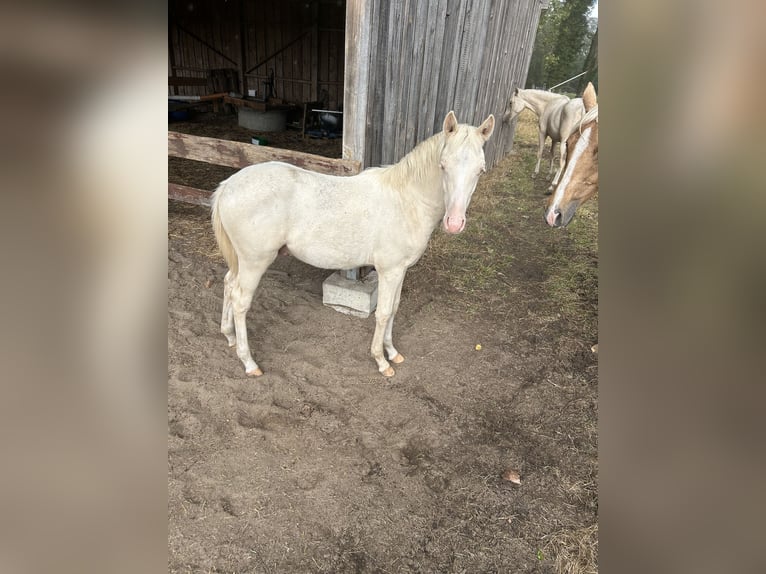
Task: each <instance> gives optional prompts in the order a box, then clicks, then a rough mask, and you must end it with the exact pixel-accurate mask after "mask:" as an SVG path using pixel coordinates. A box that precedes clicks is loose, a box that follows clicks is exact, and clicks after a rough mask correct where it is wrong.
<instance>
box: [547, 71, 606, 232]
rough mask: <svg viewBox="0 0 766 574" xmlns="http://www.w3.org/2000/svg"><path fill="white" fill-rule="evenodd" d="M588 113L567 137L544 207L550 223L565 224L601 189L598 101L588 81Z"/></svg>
mask: <svg viewBox="0 0 766 574" xmlns="http://www.w3.org/2000/svg"><path fill="white" fill-rule="evenodd" d="M582 98H583V104H584V105H585V115H584V116H583V119H582V121H581V122H580V125H579V127H578V129H576V130H575V131H574V133H572V135H570V136H569V138H568V139H567V158H566V164H565V165H564V171H563V173H562V175H561V179H560V180H559V183H558V185H557V186H556V189H555V190H554V191H553V194H552V195H551V198H550V199H549V200H548V205H547V207H546V210H545V221H546V222H547V223H548V225H550V226H551V227H565V226H566V225H568V224H569V222H570V221H572V217H574V214H575V211H577V208H578V207H579V206H580V204H582V203H583V202H584V201H586V200H587V199H590V198H591V197H592V196H593V195H594V194H595V193H596V192H597V191H598V104H597V102H596V90H595V89H594V88H593V84H591V83H588V87H587V88H585V92H584V93H583V96H582Z"/></svg>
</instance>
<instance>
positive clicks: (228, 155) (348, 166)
mask: <svg viewBox="0 0 766 574" xmlns="http://www.w3.org/2000/svg"><path fill="white" fill-rule="evenodd" d="M168 155H169V156H171V157H178V158H182V159H192V160H196V161H203V162H205V163H212V164H215V165H223V166H226V167H236V168H240V169H241V168H243V167H247V166H248V165H252V164H254V163H263V162H266V161H283V162H286V163H290V164H292V165H296V166H298V167H302V168H305V169H308V170H311V171H318V172H320V173H327V174H330V175H341V176H347V175H354V174H357V173H359V171H360V170H361V167H362V166H361V163H360V162H358V161H355V160H347V159H334V158H329V157H324V156H319V155H314V154H310V153H303V152H298V151H292V150H287V149H278V148H272V147H265V146H257V145H252V144H249V143H243V142H234V141H228V140H220V139H216V138H209V137H203V136H193V135H189V134H182V133H178V132H171V131H169V132H168ZM211 194H212V191H206V190H203V189H197V188H194V187H189V186H186V185H180V184H177V183H168V198H170V199H175V200H177V201H183V202H186V203H194V204H197V205H210V195H211Z"/></svg>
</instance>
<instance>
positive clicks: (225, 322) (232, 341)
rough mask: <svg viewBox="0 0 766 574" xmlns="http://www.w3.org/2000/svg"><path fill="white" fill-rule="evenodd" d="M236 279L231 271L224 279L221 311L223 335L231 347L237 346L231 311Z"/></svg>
mask: <svg viewBox="0 0 766 574" xmlns="http://www.w3.org/2000/svg"><path fill="white" fill-rule="evenodd" d="M234 281H235V278H234V277H233V274H232V272H231V269H229V270H228V271H227V272H226V275H225V276H224V278H223V310H222V311H221V333H223V334H224V335H225V336H226V341H228V343H229V347H233V346H234V345H236V344H237V338H236V336H235V334H234V314H233V312H232V309H231V287H232V284H233V282H234Z"/></svg>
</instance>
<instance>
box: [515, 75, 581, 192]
mask: <svg viewBox="0 0 766 574" xmlns="http://www.w3.org/2000/svg"><path fill="white" fill-rule="evenodd" d="M524 109H530V110H532V111H533V112H534V113H535V115H537V118H538V128H539V135H538V137H539V145H538V148H537V165H535V174H538V173H540V160H541V159H542V157H543V149H545V140H546V139H547V138H551V166H550V168H549V170H548V176H550V174H551V173H552V172H553V162H554V159H555V157H556V144H559V148H560V151H559V168H558V170H557V171H556V175H555V176H554V177H553V182H552V183H551V187H550V189H551V190H552V189H553V187H554V186H555V185H556V184H557V183H558V181H559V177H560V176H561V172H562V170H563V169H564V163H565V161H566V141H567V138H568V137H569V136H570V134H571V133H572V131H573V130H574V129H575V128H576V127H577V125H578V123H579V122H580V120H581V119H582V116H583V114H584V113H585V110H584V108H583V102H582V99H581V98H573V99H569V98H568V97H567V96H564V95H562V94H555V93H553V92H547V91H545V90H521V89H519V88H516V89H515V90H514V91H513V96H511V100H510V102H509V103H508V108H507V110H506V112H505V115H504V116H503V120H504V121H506V122H510V121H512V120H513V119H514V118H516V116H518V115H519V114H520V113H521V112H522V111H523V110H524Z"/></svg>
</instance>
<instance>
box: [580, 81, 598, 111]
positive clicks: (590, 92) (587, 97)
mask: <svg viewBox="0 0 766 574" xmlns="http://www.w3.org/2000/svg"><path fill="white" fill-rule="evenodd" d="M582 103H583V104H584V105H585V111H586V112H588V111H590V110H591V109H593V108H595V107H596V103H597V102H596V88H594V87H593V84H592V83H591V82H588V85H587V86H586V87H585V91H584V92H583V94H582Z"/></svg>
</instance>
